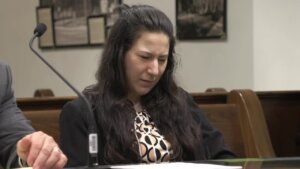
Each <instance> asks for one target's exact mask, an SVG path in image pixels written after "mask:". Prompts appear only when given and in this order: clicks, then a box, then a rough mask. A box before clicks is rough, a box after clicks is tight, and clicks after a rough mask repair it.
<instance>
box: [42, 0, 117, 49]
mask: <svg viewBox="0 0 300 169" xmlns="http://www.w3.org/2000/svg"><path fill="white" fill-rule="evenodd" d="M121 3H122V1H121V0H60V1H57V0H40V7H45V6H52V10H53V23H52V24H53V27H54V29H53V35H54V38H53V39H54V46H55V47H57V48H59V47H76V46H91V45H93V46H95V45H102V44H103V43H104V42H105V38H106V33H105V32H104V37H101V38H100V36H102V35H103V30H105V31H106V27H109V26H111V25H112V24H113V23H114V21H115V19H116V17H115V16H116V15H114V11H116V8H117V7H118V6H119V5H120V4H121ZM100 15H101V17H99V16H100ZM103 19H104V20H103ZM102 21H104V22H102ZM103 23H104V25H103ZM96 24H100V25H96ZM108 24H109V25H108ZM103 27H104V29H102V28H103ZM98 28H101V29H98ZM97 31H99V32H97ZM103 38H104V39H103Z"/></svg>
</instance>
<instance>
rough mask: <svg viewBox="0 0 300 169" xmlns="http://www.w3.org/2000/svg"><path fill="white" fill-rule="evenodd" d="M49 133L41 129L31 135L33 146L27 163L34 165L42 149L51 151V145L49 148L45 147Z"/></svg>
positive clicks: (45, 151)
mask: <svg viewBox="0 0 300 169" xmlns="http://www.w3.org/2000/svg"><path fill="white" fill-rule="evenodd" d="M46 138H47V135H46V134H45V133H43V132H41V131H39V132H35V133H33V134H32V136H31V146H30V151H29V154H28V157H27V163H28V164H29V166H33V165H34V163H35V162H36V160H37V159H38V157H39V156H40V153H41V151H44V153H47V150H48V151H49V152H48V154H50V152H51V150H52V149H51V147H50V148H49V149H47V148H44V146H45V142H46Z"/></svg>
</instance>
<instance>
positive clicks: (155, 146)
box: [134, 110, 172, 163]
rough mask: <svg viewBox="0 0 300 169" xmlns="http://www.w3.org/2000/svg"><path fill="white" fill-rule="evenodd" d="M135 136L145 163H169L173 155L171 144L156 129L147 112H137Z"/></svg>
mask: <svg viewBox="0 0 300 169" xmlns="http://www.w3.org/2000/svg"><path fill="white" fill-rule="evenodd" d="M134 127H135V135H136V137H137V141H138V144H139V152H140V155H141V157H142V160H143V162H144V163H158V162H167V161H169V159H170V155H171V154H172V148H171V144H170V143H169V142H168V141H167V140H166V139H165V138H164V136H163V135H161V133H160V132H159V130H158V129H157V128H156V127H155V125H154V122H153V121H152V119H151V117H150V116H149V115H148V113H147V111H146V110H143V111H140V112H136V117H135V122H134Z"/></svg>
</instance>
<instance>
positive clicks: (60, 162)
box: [53, 153, 68, 169]
mask: <svg viewBox="0 0 300 169" xmlns="http://www.w3.org/2000/svg"><path fill="white" fill-rule="evenodd" d="M67 161H68V159H67V157H66V156H65V155H64V154H63V153H60V158H59V160H58V161H57V162H56V164H55V165H54V166H53V168H55V169H62V168H63V167H64V166H65V165H66V164H67Z"/></svg>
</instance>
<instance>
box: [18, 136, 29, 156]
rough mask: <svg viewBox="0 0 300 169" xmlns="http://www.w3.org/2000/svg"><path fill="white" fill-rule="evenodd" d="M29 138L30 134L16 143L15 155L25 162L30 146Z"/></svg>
mask: <svg viewBox="0 0 300 169" xmlns="http://www.w3.org/2000/svg"><path fill="white" fill-rule="evenodd" d="M31 136H32V134H29V135H27V136H25V137H23V138H22V139H21V140H19V141H18V143H17V154H18V156H19V157H20V158H21V159H22V160H25V161H26V160H27V156H28V153H29V150H30V146H31Z"/></svg>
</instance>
